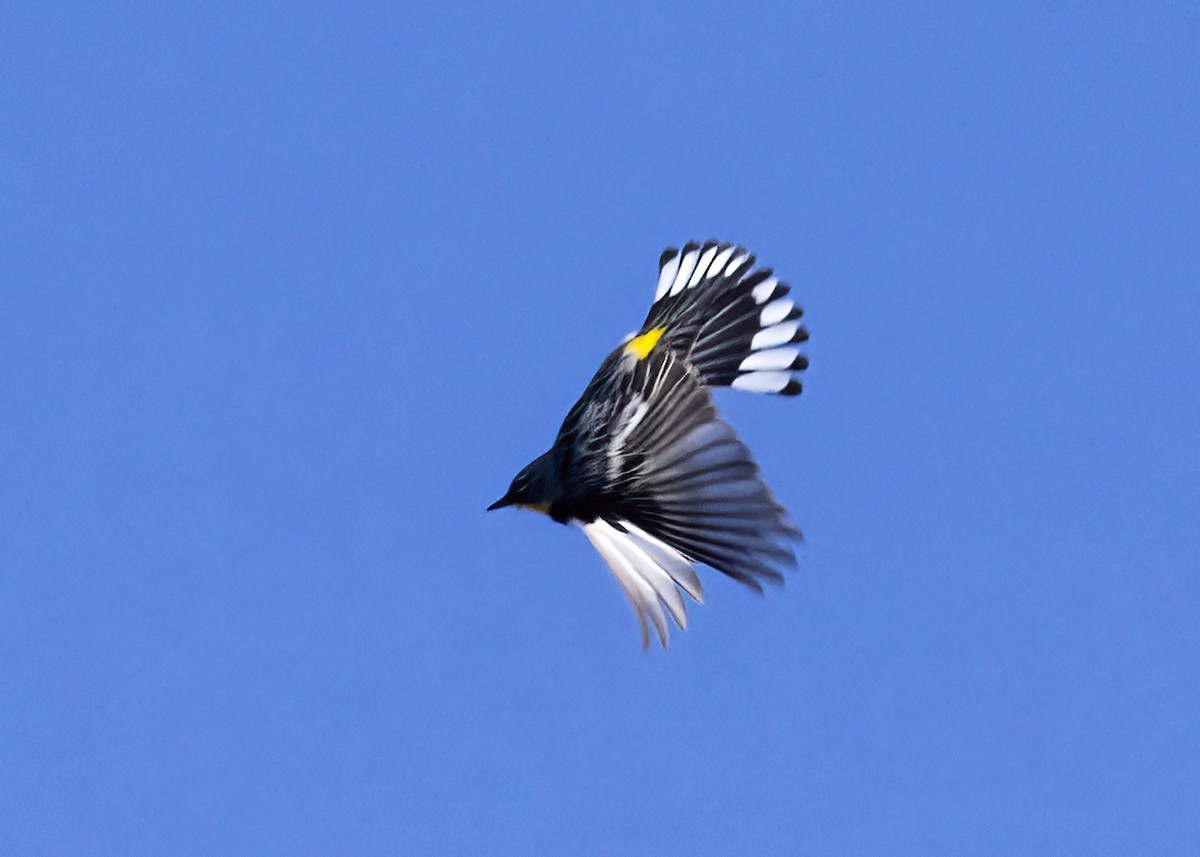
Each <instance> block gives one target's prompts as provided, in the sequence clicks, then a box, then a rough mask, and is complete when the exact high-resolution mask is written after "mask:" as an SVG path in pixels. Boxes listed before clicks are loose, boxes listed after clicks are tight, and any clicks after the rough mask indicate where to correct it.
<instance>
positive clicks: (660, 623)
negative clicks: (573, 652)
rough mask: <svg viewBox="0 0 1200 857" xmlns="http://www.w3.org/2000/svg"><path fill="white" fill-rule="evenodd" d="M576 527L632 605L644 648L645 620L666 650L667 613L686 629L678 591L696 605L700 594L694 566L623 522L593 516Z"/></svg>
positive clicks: (646, 636)
mask: <svg viewBox="0 0 1200 857" xmlns="http://www.w3.org/2000/svg"><path fill="white" fill-rule="evenodd" d="M579 526H580V528H581V529H582V530H583V533H584V535H586V536H587V537H588V541H590V542H591V543H592V546H593V547H595V548H596V551H597V552H598V553H599V554H600V556H602V557H603V558H604V562H605V563H607V565H608V567H609V570H610V571H612V573H613V577H615V578H616V579H617V583H618V584H620V586H621V589H622V590H623V591H624V592H625V597H626V598H628V599H629V603H630V604H632V605H633V610H634V613H635V614H636V615H637V620H638V625H639V626H640V627H641V631H642V647H643V648H646V647H647V646H649V645H650V629H649V624H650V623H652V624H653V625H654V630H655V632H656V633H657V635H658V640H659V642H660V643H662V646H663V648H666V646H667V641H668V640H669V639H670V637H671V631H670V625H669V623H668V622H667V615H668V614H670V617H671V618H672V619H674V620H675V624H676V625H678V626H679V628H680V629H681V630H687V607H686V605H685V603H684V600H683V593H685V592H686V593H687V594H688V595H690V596H691V597H692V598H693V599H694V600H695V601H696V602H698V603H699V602H703V600H704V593H703V590H702V589H701V587H700V579H699V578H698V577H696V570H695V569H694V568H692V564H691V563H690V562H688V560H687V558H686V557H684V556H683V554H681V553H679V551H677V550H675V549H674V548H672V547H670V546H669V545H667V544H666V543H664V542H662V541H661V540H659V539H657V538H655V537H654V536H652V535H650V534H649V533H647V532H646V531H645V530H642V529H640V528H638V527H635V526H634V525H633V524H630V523H629V522H627V521H618V522H617V525H616V526H614V525H613V524H611V523H609V522H608V521H605V520H604V519H603V518H597V519H596V520H594V521H592V522H591V523H588V524H584V523H580V525H579Z"/></svg>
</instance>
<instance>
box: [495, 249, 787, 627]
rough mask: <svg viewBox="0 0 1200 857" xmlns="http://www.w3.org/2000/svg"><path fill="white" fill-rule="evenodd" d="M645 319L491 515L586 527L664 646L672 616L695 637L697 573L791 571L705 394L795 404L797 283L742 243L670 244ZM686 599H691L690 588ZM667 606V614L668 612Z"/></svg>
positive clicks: (764, 490)
mask: <svg viewBox="0 0 1200 857" xmlns="http://www.w3.org/2000/svg"><path fill="white" fill-rule="evenodd" d="M658 268H659V276H658V289H657V291H656V292H655V295H654V305H653V306H652V307H651V308H650V314H649V315H648V316H647V317H646V321H645V323H644V324H643V325H642V328H641V330H640V331H638V332H637V333H636V334H630V335H629V336H628V337H626V338H625V341H624V342H623V343H622V344H621V345H620V346H619V347H618V348H617V349H616V350H615V351H613V352H612V353H611V354H609V355H608V357H606V358H605V360H604V362H603V363H601V364H600V369H599V371H597V372H596V375H595V377H594V378H592V381H591V383H590V384H588V386H587V389H586V390H584V391H583V395H582V396H581V397H580V399H579V401H578V402H576V403H575V406H574V407H573V408H571V410H570V412H569V413H568V414H567V418H566V419H565V420H564V421H563V424H562V428H561V429H559V432H558V437H557V438H555V440H554V445H553V446H552V447H550V449H549V451H547V452H545V453H543V454H542V455H540V456H538V457H537V458H536V459H534V460H533V462H531V463H530V464H529V465H528V466H526V467H525V468H524V469H523V470H522V471H521V472H520V473H519V474H517V477H516V478H515V479H514V480H513V481H512V485H511V486H510V487H509V489H508V493H506V494H505V495H504V496H503V497H501V498H500V499H499V500H497V501H496V502H495V503H493V504H492V505H491V506H489V507H488V510H489V511H491V510H492V509H499V508H500V507H502V506H519V507H522V508H527V509H535V510H537V511H539V512H543V513H545V514H547V515H549V516H550V517H551V518H553V519H554V520H555V521H558V522H559V523H560V524H567V523H575V524H578V525H579V526H580V527H581V528H582V529H583V532H584V533H585V534H586V535H587V537H588V539H590V540H591V542H592V545H593V546H595V548H596V550H597V551H599V553H600V555H601V556H602V557H604V561H605V562H606V563H607V564H608V567H609V568H610V569H611V570H612V573H613V576H614V577H616V579H617V583H619V584H620V585H621V588H622V589H623V590H624V591H625V595H626V596H627V597H628V598H629V600H630V602H631V603H632V604H633V607H634V611H635V612H636V614H637V617H638V622H639V623H640V625H641V630H642V645H643V647H645V646H648V645H649V631H648V627H647V620H650V622H652V623H653V624H654V628H655V630H656V631H657V632H658V638H659V641H660V642H661V643H662V645H663V646H664V647H665V646H666V645H667V638H668V636H669V629H668V624H667V618H666V614H667V613H669V614H670V615H671V617H672V618H673V619H674V620H675V622H676V624H678V625H679V627H680V628H686V627H687V615H686V612H685V607H684V600H683V595H682V593H683V592H686V593H687V594H688V595H690V596H691V597H692V598H693V599H695V600H696V601H697V602H699V601H702V600H703V593H702V590H701V587H700V581H699V579H698V578H697V577H696V572H695V570H694V569H693V568H692V564H693V563H696V562H702V563H705V564H707V565H710V566H712V567H713V568H715V569H716V570H717V571H720V572H722V573H724V574H727V575H729V576H730V577H732V578H734V579H735V580H737V581H740V582H741V583H744V584H746V585H747V586H750V587H752V588H754V589H756V590H759V591H761V590H762V583H761V581H763V580H769V581H772V582H775V583H780V582H782V580H783V576H782V574H781V573H780V567H782V566H794V565H795V564H796V555H795V553H794V552H793V550H792V547H791V542H793V541H795V540H798V539H799V538H800V531H799V530H798V529H797V528H796V526H795V525H794V524H793V523H792V522H791V521H790V520H789V519H788V516H787V512H786V511H785V510H784V508H783V507H782V506H780V505H779V503H777V502H776V501H775V498H774V497H773V496H772V494H771V490H770V489H769V488H768V487H767V486H766V485H765V484H764V483H763V481H762V478H761V477H760V475H759V469H758V465H757V464H755V463H754V459H753V458H751V456H750V450H749V449H747V448H746V446H745V444H743V443H742V442H741V441H740V440H738V437H737V434H736V433H735V432H734V430H733V428H732V427H730V426H729V424H728V423H726V422H724V421H722V420H721V418H720V417H719V416H718V414H717V410H716V408H715V407H714V406H713V402H712V396H711V395H710V394H709V390H708V388H709V387H726V386H728V387H734V388H736V389H739V390H749V391H751V392H755V393H778V394H780V395H784V396H794V395H796V394H797V393H799V392H800V382H799V380H797V379H796V378H795V377H794V376H793V375H792V373H793V372H798V371H801V370H803V369H805V368H807V366H808V359H807V358H806V357H805V356H804V355H803V354H801V353H800V349H799V348H798V347H797V344H798V343H801V342H804V341H805V340H807V339H808V332H807V331H806V330H805V329H804V327H803V326H801V324H800V322H799V321H798V319H799V318H800V315H801V312H802V311H801V309H800V307H798V306H796V304H795V302H794V301H792V300H791V299H789V298H787V297H786V295H787V293H788V291H789V287H788V286H787V284H785V283H781V282H779V281H778V280H777V279H776V278H775V277H774V276H772V271H771V269H770V268H758V269H756V268H755V267H754V257H753V256H752V255H750V254H749V253H748V252H747V251H746V250H745V249H744V248H742V247H737V246H734V245H732V244H719V243H717V242H716V241H708V242H705V243H704V244H703V245H700V244H695V243H689V244H687V245H686V246H684V248H683V249H682V250H676V249H675V248H673V247H672V248H669V249H668V250H666V251H665V252H664V253H663V254H662V257H661V258H660V259H659V262H658ZM681 590H682V591H681ZM664 608H665V612H664Z"/></svg>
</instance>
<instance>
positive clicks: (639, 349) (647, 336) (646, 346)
mask: <svg viewBox="0 0 1200 857" xmlns="http://www.w3.org/2000/svg"><path fill="white" fill-rule="evenodd" d="M666 331H667V329H666V328H665V327H654V328H651V329H650V330H647V331H646V332H645V333H643V334H642V335H641V336H636V337H634V338H633V339H631V340H629V341H628V342H627V343H625V350H626V351H628V352H629V353H630V354H632V355H633V356H634V357H636V358H637V359H638V360H645V359H646V355H647V354H649V353H650V352H651V351H653V350H654V346H655V345H658V340H659V339H661V338H662V335H663V334H664V333H666Z"/></svg>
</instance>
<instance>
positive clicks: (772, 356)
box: [738, 346, 800, 372]
mask: <svg viewBox="0 0 1200 857" xmlns="http://www.w3.org/2000/svg"><path fill="white" fill-rule="evenodd" d="M799 356H800V349H799V348H796V347H795V346H790V347H785V348H768V349H767V350H766V351H755V352H753V353H751V355H750V356H749V357H747V358H746V359H745V360H743V361H742V362H741V363H740V364H738V371H739V372H753V371H754V370H756V369H791V368H792V364H793V363H795V362H796V358H797V357H799Z"/></svg>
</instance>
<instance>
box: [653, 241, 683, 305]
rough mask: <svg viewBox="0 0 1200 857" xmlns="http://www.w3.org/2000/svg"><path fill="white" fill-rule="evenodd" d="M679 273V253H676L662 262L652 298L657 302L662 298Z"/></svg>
mask: <svg viewBox="0 0 1200 857" xmlns="http://www.w3.org/2000/svg"><path fill="white" fill-rule="evenodd" d="M677 273H679V254H678V253H676V254H675V255H674V256H672V257H671V258H670V259H668V260H667V261H666V262H664V263H663V266H662V270H660V271H659V272H658V289H657V290H656V291H655V292H654V300H655V302H656V303H657V302H658V301H660V300H662V298H663V296H664V295H666V293H667V291H668V290H669V289H670V288H671V283H673V282H675V275H676V274H677Z"/></svg>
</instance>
